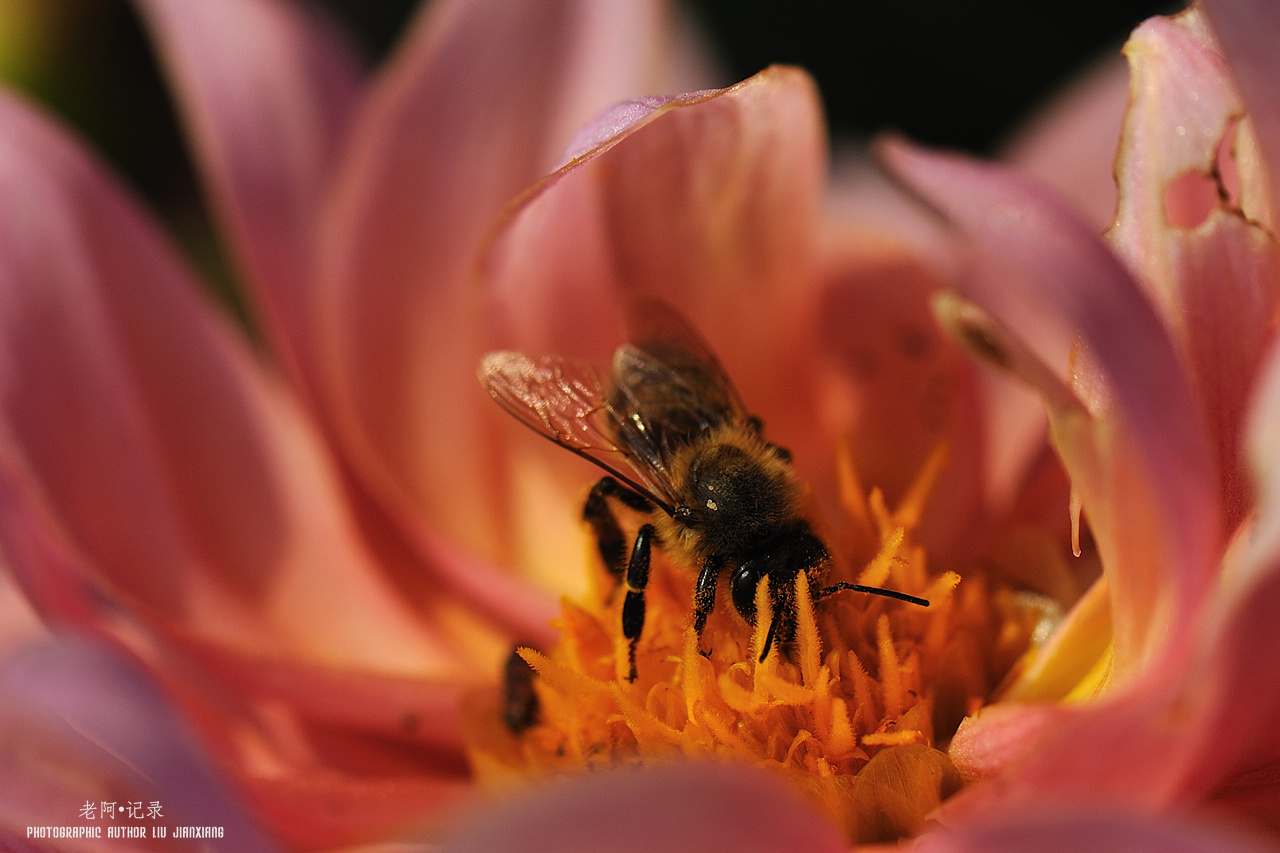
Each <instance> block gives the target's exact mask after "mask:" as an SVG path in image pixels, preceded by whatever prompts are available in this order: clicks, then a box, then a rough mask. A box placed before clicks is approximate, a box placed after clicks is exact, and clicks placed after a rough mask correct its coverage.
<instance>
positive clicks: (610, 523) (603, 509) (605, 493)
mask: <svg viewBox="0 0 1280 853" xmlns="http://www.w3.org/2000/svg"><path fill="white" fill-rule="evenodd" d="M610 498H613V499H615V500H617V501H619V502H621V503H622V505H623V506H625V507H627V508H629V509H633V510H635V511H636V512H649V511H651V510H652V509H653V506H652V505H651V504H650V503H649V501H648V500H646V499H645V498H644V497H643V496H641V495H639V494H637V493H635V492H633V491H631V490H630V489H628V488H625V487H623V486H621V485H619V484H618V481H617V480H615V479H613V478H612V477H603V478H601V480H600V482H598V483H596V484H595V485H594V486H592V487H591V493H590V494H589V495H587V503H586V506H584V507H583V508H582V519H583V521H585V522H587V524H590V525H591V532H592V533H593V534H594V535H595V538H596V548H597V549H598V550H599V552H600V559H601V560H602V561H603V562H604V565H605V568H606V569H608V570H609V572H610V574H612V575H613V576H614V577H616V578H619V579H621V578H622V573H623V570H624V569H625V568H626V562H625V561H626V556H627V540H626V537H624V536H623V535H622V527H621V526H620V525H619V524H618V519H617V518H616V517H615V516H614V514H613V508H612V507H610V506H609V499H610Z"/></svg>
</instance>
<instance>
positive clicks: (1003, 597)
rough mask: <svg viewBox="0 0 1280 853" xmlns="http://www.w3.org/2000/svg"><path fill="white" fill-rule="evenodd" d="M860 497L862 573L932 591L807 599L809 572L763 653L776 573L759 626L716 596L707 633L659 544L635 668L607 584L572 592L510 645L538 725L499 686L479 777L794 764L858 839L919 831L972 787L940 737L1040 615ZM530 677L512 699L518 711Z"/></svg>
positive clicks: (485, 722) (994, 678)
mask: <svg viewBox="0 0 1280 853" xmlns="http://www.w3.org/2000/svg"><path fill="white" fill-rule="evenodd" d="M916 493H917V494H918V493H919V492H916ZM865 507H866V508H867V510H868V517H869V518H871V519H872V521H873V523H874V525H875V528H876V533H877V535H878V538H879V543H880V547H879V552H878V553H877V554H876V556H875V557H874V558H873V559H872V560H871V561H869V562H868V563H867V564H866V565H865V567H864V568H863V569H862V571H861V572H860V573H859V574H858V575H857V577H856V582H857V583H860V584H865V585H870V586H883V587H889V588H892V589H895V590H899V591H902V592H906V593H910V594H913V595H917V596H921V597H924V598H927V599H929V600H930V602H931V606H929V607H928V608H924V607H919V606H915V605H912V604H909V603H904V602H901V601H896V600H892V599H887V598H882V597H878V596H873V595H866V594H857V593H850V592H841V593H837V594H835V595H832V596H828V597H826V598H824V599H823V600H821V601H820V602H818V603H817V605H816V606H815V604H814V600H813V593H814V592H815V591H814V590H810V589H809V587H808V580H807V578H806V576H805V574H804V573H803V572H802V573H800V575H799V576H798V578H797V580H796V584H797V590H796V601H797V611H798V612H797V620H796V625H797V631H796V638H795V641H794V642H793V643H789V644H785V645H775V646H774V647H773V648H772V649H771V650H770V651H769V654H768V655H767V656H766V657H765V659H764V660H763V661H760V660H759V657H760V655H759V650H760V649H761V648H762V647H763V644H764V640H765V634H766V631H767V628H768V625H769V624H770V618H771V613H770V597H769V594H768V590H767V583H768V582H767V579H766V581H764V582H763V583H761V585H760V587H759V589H758V590H757V597H756V612H757V614H758V617H757V619H756V621H755V625H754V626H749V625H747V624H746V623H744V622H743V620H742V619H741V618H740V617H739V616H738V615H737V614H736V612H734V611H733V609H732V608H729V607H725V606H721V607H718V608H717V609H716V610H715V611H714V612H713V613H712V615H711V617H710V619H709V620H708V622H707V626H706V629H705V631H704V632H703V636H702V638H701V641H700V642H699V639H698V637H697V636H696V635H695V633H694V631H693V628H692V627H691V625H690V613H691V610H690V602H691V601H692V596H693V583H694V578H695V573H694V572H692V571H690V570H688V569H687V568H685V567H682V566H675V565H672V564H671V563H670V562H668V561H666V560H665V559H661V558H658V559H655V563H654V567H653V572H652V576H651V579H650V583H649V587H648V616H647V619H646V622H645V628H644V633H643V635H642V637H641V638H640V641H639V643H638V646H637V649H636V659H637V673H638V675H637V678H636V679H635V680H634V681H629V680H628V678H627V675H628V666H627V659H628V656H627V643H626V640H625V639H624V638H623V636H622V634H621V631H620V630H619V627H618V626H619V620H620V618H621V614H620V611H621V601H622V596H621V595H620V594H617V591H616V589H614V588H613V585H612V584H610V583H608V582H605V583H601V584H599V585H598V586H599V587H600V588H599V590H598V592H596V593H593V594H591V595H589V596H588V598H587V600H585V601H583V602H573V601H570V600H568V599H566V600H565V601H564V602H563V613H562V615H561V617H560V619H559V620H558V625H557V627H558V628H559V629H560V630H561V632H562V638H561V641H560V643H559V644H558V645H557V646H556V647H555V648H553V649H551V650H549V651H546V652H544V651H540V650H536V649H532V648H521V649H519V650H518V654H519V656H520V658H522V659H523V661H525V662H526V663H527V664H528V666H529V667H530V668H531V670H532V673H533V674H534V675H533V679H532V683H531V685H529V689H530V691H531V692H529V693H528V694H527V698H528V699H529V700H530V703H531V704H530V707H531V708H534V707H536V712H535V713H530V714H529V715H528V717H527V722H528V725H527V726H523V725H515V726H513V725H511V724H510V723H508V722H504V721H503V701H501V700H500V701H495V697H494V696H492V695H490V696H488V697H484V698H483V699H479V700H478V701H477V702H476V703H475V707H474V708H473V709H472V710H473V712H474V713H471V714H468V718H469V719H470V725H471V732H470V735H471V742H472V758H473V763H474V766H475V768H476V771H477V775H478V776H479V777H480V779H481V780H482V781H483V782H486V783H489V784H491V785H500V784H502V783H504V782H511V781H518V780H520V779H522V778H530V777H537V776H540V775H544V774H568V773H576V772H582V771H583V770H588V771H589V770H594V769H603V768H609V767H614V766H619V765H634V764H644V763H649V762H657V761H666V760H676V759H681V758H688V759H702V760H706V759H711V760H725V761H739V762H745V763H748V764H751V765H755V766H758V767H764V768H770V769H772V770H774V771H776V772H779V773H782V774H785V775H786V776H788V777H789V778H790V779H791V780H792V781H793V782H794V784H795V785H796V786H797V788H798V789H799V790H800V791H802V792H803V793H804V794H805V795H806V796H808V797H810V798H811V799H812V800H813V801H814V802H816V803H817V804H818V805H819V806H820V807H821V808H822V809H823V810H824V811H825V812H826V813H827V814H828V815H830V816H831V818H832V819H833V820H834V821H835V822H836V823H837V824H838V825H840V826H841V827H843V828H844V829H845V831H846V833H847V834H848V836H849V838H850V839H852V840H860V841H870V840H890V839H895V838H900V837H903V836H905V835H909V834H911V833H913V832H915V831H916V830H917V829H918V828H919V827H920V825H921V823H922V822H923V820H924V817H925V815H926V814H928V812H929V811H931V810H932V809H933V808H934V807H935V806H937V805H938V804H939V803H940V802H941V801H942V800H943V799H945V798H946V797H948V796H950V795H951V794H952V793H954V792H955V791H956V790H958V789H959V788H960V786H961V784H962V781H961V779H960V776H959V774H958V773H957V772H956V770H955V768H954V767H953V766H952V765H951V762H950V760H949V759H948V758H947V756H946V753H945V752H943V751H941V749H945V746H946V744H947V742H948V741H949V740H950V737H951V735H952V734H953V733H954V731H955V729H956V727H957V725H958V724H959V722H960V720H961V719H963V717H964V716H965V715H967V714H972V713H974V712H975V711H976V710H977V709H978V708H979V707H981V706H982V705H983V704H984V703H985V702H986V701H988V699H989V697H990V696H991V695H992V693H993V692H994V690H995V689H996V687H997V686H998V684H999V682H1000V680H1001V679H1002V677H1003V676H1004V675H1005V673H1007V672H1008V671H1009V670H1010V668H1011V667H1012V666H1013V664H1014V663H1015V662H1016V661H1017V660H1018V659H1019V657H1020V656H1021V655H1022V654H1023V653H1024V652H1025V651H1026V650H1027V648H1028V645H1029V643H1030V640H1031V636H1032V633H1033V632H1034V630H1035V627H1036V623H1037V621H1038V620H1039V619H1040V617H1041V615H1042V614H1040V613H1039V612H1038V611H1036V610H1035V608H1028V607H1027V606H1026V603H1025V601H1024V600H1023V599H1021V598H1020V597H1019V596H1017V595H1016V594H1014V593H1012V592H1011V591H1009V590H1006V589H993V588H991V586H990V585H989V584H988V583H987V582H986V581H985V580H984V579H983V578H982V577H981V576H980V575H971V576H970V577H968V578H967V579H966V580H965V583H964V584H963V585H961V584H960V576H959V575H958V574H957V573H955V572H954V571H943V572H941V573H935V572H933V571H931V569H930V567H929V566H928V565H927V561H926V555H925V551H924V549H923V548H922V547H921V546H919V545H917V544H915V543H914V542H913V539H912V530H911V525H912V523H913V522H912V519H914V518H917V517H918V512H917V511H916V510H917V509H918V507H910V506H904V507H900V508H899V510H898V511H897V512H890V511H889V510H888V509H887V508H886V507H885V505H884V501H883V499H882V498H881V496H880V494H879V492H878V491H873V492H872V493H871V497H870V500H869V501H866V503H865ZM517 673H518V668H517ZM517 677H518V676H517ZM511 689H512V685H508V690H509V691H510V690H511ZM521 692H523V690H522V689H521V688H519V687H517V688H516V690H515V693H516V696H514V697H513V696H512V695H508V696H507V697H506V700H505V701H506V703H507V705H508V707H507V711H508V712H509V711H510V710H511V709H510V707H509V705H510V703H511V702H512V701H517V702H519V701H522V700H521V699H520V698H519V694H520V693H521ZM508 716H509V718H510V714H508ZM516 716H517V717H518V716H519V715H516Z"/></svg>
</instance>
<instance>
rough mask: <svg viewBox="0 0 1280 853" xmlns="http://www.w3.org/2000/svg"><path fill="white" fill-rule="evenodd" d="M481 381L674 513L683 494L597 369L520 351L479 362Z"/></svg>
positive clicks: (522, 416)
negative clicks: (535, 357)
mask: <svg viewBox="0 0 1280 853" xmlns="http://www.w3.org/2000/svg"><path fill="white" fill-rule="evenodd" d="M480 382H481V384H483V385H484V387H485V389H486V390H487V391H488V392H489V395H490V396H491V397H493V399H494V400H496V401H497V402H498V404H499V405H501V406H502V407H503V408H504V409H506V410H507V411H508V412H510V413H511V414H512V415H514V416H515V417H516V418H517V419H518V420H520V421H521V422H522V423H524V424H525V425H526V426H528V427H529V428H531V429H533V430H534V431H535V432H537V433H538V434H540V435H542V436H543V437H545V438H548V439H550V440H551V441H554V442H555V443H556V444H558V445H560V446H561V447H563V448H565V449H566V450H571V451H573V452H574V453H576V454H578V455H579V456H581V457H583V458H584V459H588V460H590V461H591V462H594V463H595V464H596V465H599V466H600V467H601V468H603V469H604V470H606V471H608V472H609V473H610V474H612V475H613V477H614V478H616V479H617V480H619V481H620V482H622V483H624V484H626V485H627V486H629V487H630V488H632V489H634V490H636V491H637V492H640V493H641V494H643V495H644V496H645V497H647V498H649V499H650V500H652V501H653V502H654V503H655V504H657V505H658V506H659V507H661V508H662V509H663V510H664V511H666V512H667V513H671V512H673V511H674V507H675V506H676V505H677V504H678V503H679V497H678V491H677V489H676V487H675V484H674V483H672V482H671V477H670V473H669V470H668V469H667V467H666V464H665V459H664V458H663V457H662V456H661V455H660V454H659V453H657V452H656V451H655V450H654V449H653V448H652V447H651V446H650V442H649V441H648V440H647V438H646V437H645V435H646V425H645V424H643V423H642V422H640V421H638V420H637V419H635V418H634V416H633V415H629V414H628V413H627V412H625V411H620V410H619V409H618V408H617V407H616V406H615V405H613V404H612V403H611V402H610V399H609V391H608V389H607V388H606V386H605V384H604V383H603V381H602V380H601V378H600V374H599V372H598V371H597V370H596V369H595V368H594V367H593V366H592V365H590V364H586V363H583V362H578V361H572V360H568V359H564V358H561V357H559V356H545V357H543V358H541V359H538V360H537V361H534V360H533V359H530V358H529V357H527V356H525V355H522V354H520V353H516V352H494V353H490V354H489V355H487V356H485V358H484V360H483V361H481V363H480ZM637 434H639V436H640V438H638V439H637V438H636V436H637Z"/></svg>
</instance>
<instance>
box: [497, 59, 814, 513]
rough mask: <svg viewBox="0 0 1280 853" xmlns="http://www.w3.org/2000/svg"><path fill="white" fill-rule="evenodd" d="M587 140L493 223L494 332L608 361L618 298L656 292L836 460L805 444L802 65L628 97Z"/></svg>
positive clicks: (776, 419)
mask: <svg viewBox="0 0 1280 853" xmlns="http://www.w3.org/2000/svg"><path fill="white" fill-rule="evenodd" d="M615 131H616V132H615ZM607 133H614V135H613V136H606V134H607ZM588 142H595V143H596V144H595V147H594V148H591V149H589V150H586V151H582V147H583V145H585V144H586V143H588ZM582 143H583V144H582V145H578V146H577V147H576V148H575V151H579V152H581V153H578V154H577V156H576V157H575V159H573V160H572V161H571V162H570V163H569V164H567V165H566V166H564V167H562V168H561V169H559V170H557V171H556V172H554V173H552V174H551V175H549V176H548V177H547V178H545V179H544V180H543V181H542V182H540V183H539V184H538V185H536V186H535V187H533V188H532V189H531V190H530V191H529V192H528V193H526V194H525V195H524V196H523V197H522V198H521V199H520V200H519V201H518V202H517V203H516V204H514V205H513V206H512V207H511V208H510V209H509V211H508V214H507V215H506V217H505V218H504V219H503V221H502V222H501V223H500V225H499V227H498V228H497V229H496V231H495V233H494V236H493V239H492V242H491V244H490V247H489V251H488V253H487V255H486V262H485V273H486V281H487V283H488V290H487V293H486V296H487V298H488V306H489V308H490V313H489V316H490V320H491V323H492V328H493V340H492V343H493V344H494V345H498V346H502V347H504V348H505V347H514V348H517V349H522V350H526V351H529V352H532V353H535V354H539V353H547V352H556V353H562V354H566V355H570V356H587V357H592V358H595V359H598V360H606V359H607V358H608V354H609V353H610V351H611V350H612V349H613V347H614V346H615V345H616V344H617V343H618V342H619V338H620V330H619V328H618V322H617V318H618V311H617V309H618V305H619V303H620V302H621V301H622V300H624V299H625V298H627V296H628V295H635V294H640V293H644V294H648V295H653V296H659V297H661V298H663V299H665V300H666V301H668V302H671V303H673V304H675V305H676V306H677V307H679V308H680V309H681V310H682V312H683V313H684V314H686V315H687V316H689V317H690V318H691V320H692V321H693V323H694V325H695V326H696V327H697V328H698V329H699V330H700V331H701V332H702V333H703V334H704V335H705V336H706V337H707V338H708V339H709V341H710V343H711V345H712V348H713V349H714V350H715V351H716V353H717V354H718V355H719V356H720V357H721V359H722V360H723V361H724V363H725V366H726V368H727V369H728V372H729V374H730V375H731V376H732V377H733V379H734V380H735V382H736V383H737V385H738V386H739V391H740V392H741V393H742V396H743V398H744V400H746V401H747V404H748V406H749V407H751V408H752V409H753V410H754V411H756V412H758V413H759V414H760V415H761V416H762V417H764V419H765V420H766V422H767V429H768V434H769V436H770V439H771V440H774V441H778V442H780V443H782V444H783V445H786V446H788V447H790V448H791V449H792V450H793V451H794V452H795V454H796V458H797V459H798V460H801V464H802V465H813V466H814V467H815V469H817V470H822V469H826V470H829V469H830V459H831V443H830V442H828V444H827V447H826V452H825V453H821V454H819V453H816V452H811V450H810V448H807V447H806V446H805V443H806V441H810V442H812V441H813V435H814V430H813V416H812V415H813V411H814V405H815V404H814V399H815V394H816V388H815V387H813V383H812V381H811V380H810V379H807V378H806V377H812V376H813V371H811V370H809V369H808V367H807V365H808V364H809V363H810V362H809V361H807V359H811V358H812V357H813V349H814V342H813V340H812V336H811V335H807V334H806V332H807V331H808V330H810V329H812V327H813V323H814V322H816V321H815V319H814V318H815V316H816V315H817V313H818V307H819V306H818V304H817V295H818V294H817V288H815V287H813V284H814V283H815V281H816V279H815V278H814V276H813V271H814V262H813V251H814V248H815V247H814V246H813V245H812V239H813V235H814V234H816V229H815V226H816V222H817V214H818V211H819V205H820V201H821V194H822V182H823V177H824V174H825V162H826V161H825V152H824V138H823V130H822V123H821V111H820V108H819V104H818V99H817V92H816V90H815V88H814V86H813V83H812V81H811V80H810V79H809V77H808V76H807V75H805V74H804V73H803V72H801V71H798V70H796V69H790V68H781V67H778V68H771V69H769V70H767V71H764V72H762V73H761V74H759V75H757V76H755V77H753V78H751V79H749V80H747V81H745V82H743V83H740V84H738V85H737V86H734V87H731V88H729V89H724V90H718V91H714V92H699V93H694V94H692V95H686V96H681V97H678V98H671V99H662V100H652V101H646V102H643V103H640V104H633V105H632V106H631V107H629V108H628V110H627V112H626V113H625V114H624V113H619V112H616V111H615V112H613V113H610V114H608V115H606V116H603V117H602V118H601V119H600V120H599V121H598V122H597V123H596V125H594V126H593V127H592V128H590V129H589V130H588V132H587V134H586V135H585V136H584V137H583V139H582ZM584 318H589V319H587V320H586V321H585V322H584ZM782 389H785V390H786V392H787V394H788V397H787V399H786V400H785V401H783V400H782V399H781V391H782ZM515 444H517V442H513V445H515ZM548 449H550V448H548ZM536 452H539V453H541V452H542V448H538V450H537V451H536ZM544 464H546V465H552V464H555V463H553V462H547V463H544ZM557 467H559V468H561V469H563V468H565V467H566V466H565V465H564V460H561V461H560V462H559V464H558V466H557ZM574 474H575V476H576V477H577V479H576V480H575V482H574V483H573V484H572V485H571V486H567V487H566V488H569V489H572V490H573V491H574V492H576V493H578V494H580V493H581V489H582V480H583V479H585V476H587V475H584V474H582V473H581V472H580V470H578V471H575V472H574Z"/></svg>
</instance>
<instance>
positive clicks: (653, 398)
mask: <svg viewBox="0 0 1280 853" xmlns="http://www.w3.org/2000/svg"><path fill="white" fill-rule="evenodd" d="M626 325H627V340H628V341H629V342H630V343H628V344H627V345H625V346H623V347H620V348H619V349H618V351H617V353H615V355H614V360H613V374H614V377H613V378H614V381H615V382H616V383H617V385H618V388H619V389H620V391H621V392H622V393H623V394H624V395H625V396H626V397H627V398H628V400H629V402H630V403H631V404H633V406H634V408H633V411H648V412H652V413H653V417H651V420H653V421H655V422H657V423H655V424H654V425H655V426H659V427H666V431H667V433H668V435H667V436H666V441H665V443H664V444H663V446H662V449H661V452H663V453H664V454H665V453H669V446H670V445H672V444H676V443H679V442H681V441H686V440H688V439H689V438H690V437H691V436H692V435H693V434H695V433H697V432H699V431H702V430H706V429H711V428H714V427H717V426H720V425H721V424H723V423H726V422H728V423H745V422H748V421H750V420H751V417H750V415H749V414H748V413H747V411H746V408H745V407H744V406H743V404H742V399H741V398H740V397H739V396H738V392H737V389H735V388H734V386H733V382H732V381H730V379H729V375H728V374H727V373H726V372H725V369H724V367H723V366H722V365H721V364H720V360H719V359H718V358H716V355H715V353H714V352H712V351H711V347H710V346H709V345H708V344H707V342H706V341H705V340H703V339H702V336H701V335H699V334H698V333H697V332H696V331H694V329H693V327H691V326H690V325H689V324H688V323H687V322H686V321H685V320H684V319H683V318H682V317H681V316H680V315H679V314H677V313H676V312H675V310H674V309H672V308H671V307H670V306H668V305H667V304H666V303H664V302H659V301H657V300H652V299H637V300H635V301H633V302H631V303H629V304H628V306H627V313H626ZM655 392H656V393H655ZM659 413H660V414H659Z"/></svg>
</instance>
